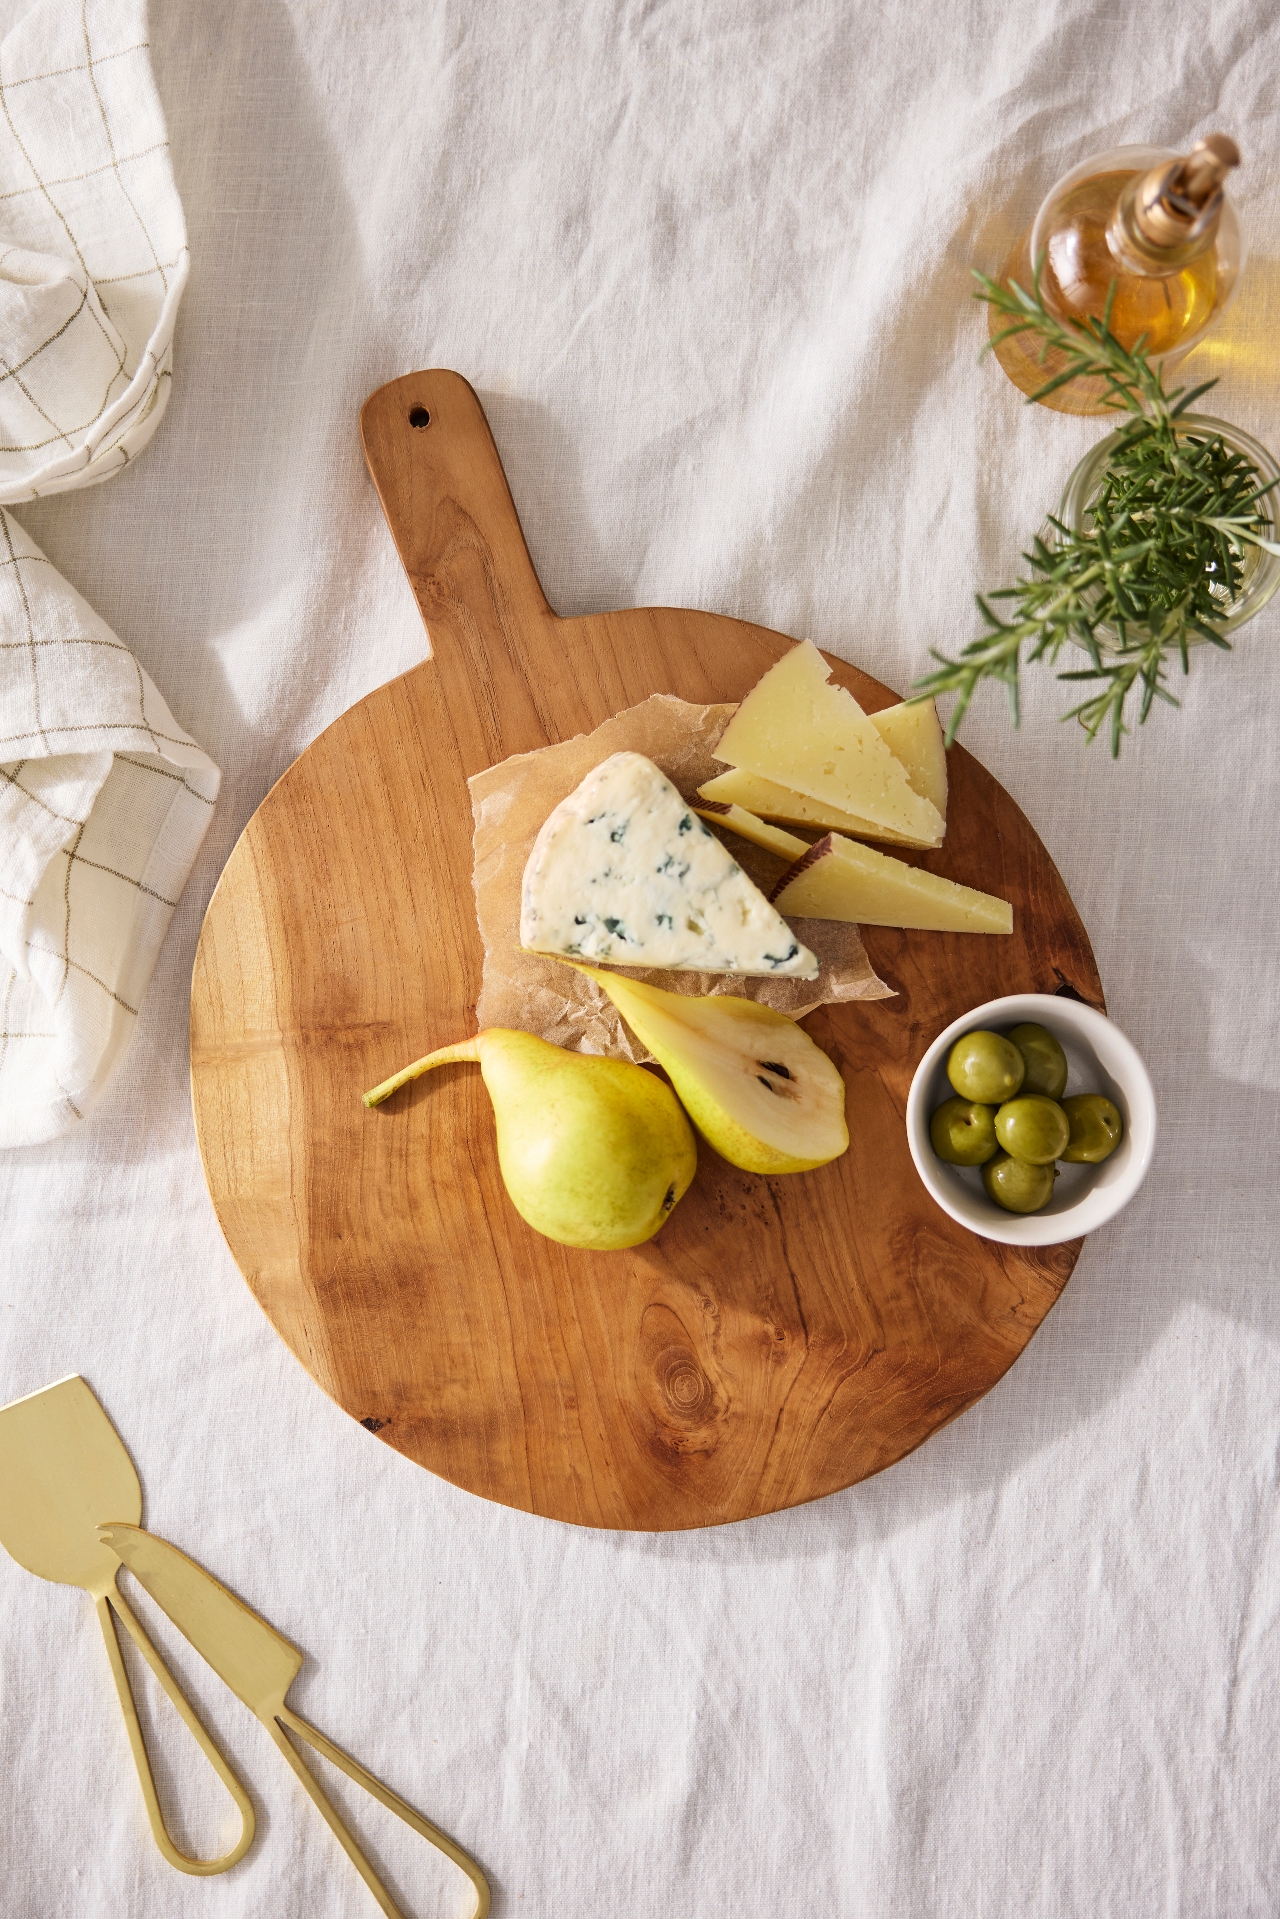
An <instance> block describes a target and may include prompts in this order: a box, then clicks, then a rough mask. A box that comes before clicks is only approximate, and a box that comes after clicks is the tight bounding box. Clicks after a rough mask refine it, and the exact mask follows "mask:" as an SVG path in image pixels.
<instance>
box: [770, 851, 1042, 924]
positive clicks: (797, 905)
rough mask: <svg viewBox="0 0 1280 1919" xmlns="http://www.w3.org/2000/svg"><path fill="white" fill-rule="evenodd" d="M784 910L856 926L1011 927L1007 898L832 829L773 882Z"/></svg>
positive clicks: (776, 898)
mask: <svg viewBox="0 0 1280 1919" xmlns="http://www.w3.org/2000/svg"><path fill="white" fill-rule="evenodd" d="M773 903H774V905H775V906H776V907H777V908H778V909H779V911H780V912H783V913H794V914H796V915H797V916H798V917H804V918H808V919H823V920H853V921H855V922H856V923H857V924H859V925H861V926H909V927H917V928H919V929H921V930H922V931H924V932H929V933H1012V931H1013V908H1012V906H1010V904H1009V902H1008V900H1001V899H996V898H995V897H994V896H993V895H992V894H990V893H979V892H978V891H976V889H975V888H974V887H972V886H957V884H956V882H955V881H954V880H944V879H942V878H941V877H940V876H939V875H938V874H937V873H922V872H921V871H920V870H919V868H918V867H915V866H906V865H904V863H903V862H902V861H901V860H895V859H891V858H890V856H889V855H888V854H887V853H877V852H876V851H875V849H874V848H873V847H870V846H859V845H857V843H856V842H855V841H853V840H843V839H841V838H840V836H839V835H838V834H836V833H828V835H827V837H826V839H824V840H819V841H818V842H817V844H816V846H811V847H810V848H809V851H808V852H807V853H806V854H805V855H804V857H803V859H798V860H797V861H796V863H795V865H794V866H792V867H789V868H788V870H787V871H786V872H785V873H784V874H783V875H782V878H781V879H780V880H779V881H778V884H777V885H776V886H775V887H774V889H773Z"/></svg>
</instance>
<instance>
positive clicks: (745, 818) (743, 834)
mask: <svg viewBox="0 0 1280 1919" xmlns="http://www.w3.org/2000/svg"><path fill="white" fill-rule="evenodd" d="M693 810H694V812H695V813H696V814H697V815H698V816H699V818H700V819H704V820H713V821H714V822H715V824H716V825H717V826H727V827H728V829H729V831H730V832H731V833H736V834H737V835H738V838H739V839H743V840H750V842H751V844H752V845H753V846H760V847H763V848H764V850H765V852H766V853H776V854H777V856H778V858H779V859H780V860H786V861H787V863H788V865H790V864H791V862H792V861H793V860H801V859H803V858H804V856H805V854H806V853H807V852H808V851H809V842H808V840H798V839H797V838H796V836H795V834H794V833H784V832H783V830H782V828H781V827H780V826H768V825H766V824H765V822H764V820H758V819H757V818H756V816H755V814H754V813H748V812H747V810H746V808H745V807H743V806H726V805H725V804H724V803H723V801H721V800H703V802H702V805H701V806H695V807H694V809H693Z"/></svg>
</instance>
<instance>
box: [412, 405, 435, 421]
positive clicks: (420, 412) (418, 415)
mask: <svg viewBox="0 0 1280 1919" xmlns="http://www.w3.org/2000/svg"><path fill="white" fill-rule="evenodd" d="M409 425H410V426H430V425H431V415H430V414H429V413H428V412H427V409H426V407H425V406H411V407H410V408H409Z"/></svg>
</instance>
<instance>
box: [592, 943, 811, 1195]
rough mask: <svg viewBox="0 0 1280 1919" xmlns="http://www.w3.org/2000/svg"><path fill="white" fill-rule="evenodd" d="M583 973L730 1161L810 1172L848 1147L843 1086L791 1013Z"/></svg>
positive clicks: (766, 1169)
mask: <svg viewBox="0 0 1280 1919" xmlns="http://www.w3.org/2000/svg"><path fill="white" fill-rule="evenodd" d="M578 970H579V972H582V973H589V974H590V976H591V978H592V979H593V980H594V981H595V982H596V985H597V986H599V987H600V989H601V990H602V991H603V992H605V993H607V994H608V996H609V998H610V999H611V1000H612V1001H613V1003H614V1005H615V1006H616V1007H617V1009H618V1011H619V1012H620V1013H621V1014H622V1017H623V1019H625V1020H626V1022H627V1025H628V1026H629V1027H630V1028H631V1030H632V1032H633V1033H634V1034H635V1036H636V1038H637V1039H638V1040H639V1041H640V1043H641V1045H643V1046H647V1047H648V1049H649V1051H650V1052H651V1053H652V1054H653V1056H654V1058H655V1059H656V1060H657V1061H658V1062H659V1064H660V1065H662V1066H663V1067H664V1068H665V1069H666V1072H667V1074H668V1075H669V1077H670V1079H671V1083H672V1085H673V1086H674V1087H675V1089H676V1092H677V1093H678V1094H679V1096H680V1103H681V1105H682V1106H683V1107H684V1109H685V1111H686V1112H687V1113H688V1115H689V1117H690V1119H691V1120H692V1121H693V1123H694V1125H695V1126H696V1127H697V1129H698V1131H699V1132H700V1133H701V1134H702V1136H703V1138H704V1139H706V1140H707V1141H708V1143H709V1144H710V1145H712V1146H714V1147H715V1149H716V1151H717V1153H719V1154H720V1155H721V1157H722V1158H723V1159H727V1160H728V1161H729V1162H730V1164H731V1165H733V1166H740V1167H741V1168H742V1169H743V1171H744V1172H747V1173H803V1172H807V1171H808V1170H809V1168H810V1167H813V1166H825V1165H826V1163H827V1161H828V1160H832V1159H838V1158H839V1157H840V1155H841V1153H843V1152H844V1151H845V1150H846V1148H847V1147H848V1144H849V1129H848V1127H847V1126H846V1124H845V1117H844V1081H843V1080H842V1079H841V1077H840V1074H839V1071H838V1070H837V1068H836V1067H835V1066H834V1065H833V1063H832V1062H831V1060H829V1059H828V1058H827V1055H826V1054H825V1053H824V1052H823V1050H822V1048H821V1047H820V1046H815V1044H814V1042H813V1041H812V1040H811V1039H810V1038H809V1035H808V1034H807V1033H806V1032H804V1031H803V1030H802V1028H800V1027H799V1026H797V1025H796V1022H795V1021H794V1020H793V1019H788V1018H787V1016H786V1014H785V1013H777V1012H775V1011H774V1009H773V1008H772V1007H771V1006H762V1005H761V1004H760V1002H759V1001H758V1000H753V999H736V998H734V997H733V996H732V995H730V994H728V993H711V994H708V995H706V996H705V997H695V996H694V995H693V994H688V993H668V992H664V990H663V989H662V988H661V987H660V986H646V985H644V984H643V983H642V982H641V981H640V980H635V979H628V978H626V977H625V976H624V975H623V974H620V973H606V972H603V971H602V970H601V969H600V968H598V967H595V966H582V965H579V967H578Z"/></svg>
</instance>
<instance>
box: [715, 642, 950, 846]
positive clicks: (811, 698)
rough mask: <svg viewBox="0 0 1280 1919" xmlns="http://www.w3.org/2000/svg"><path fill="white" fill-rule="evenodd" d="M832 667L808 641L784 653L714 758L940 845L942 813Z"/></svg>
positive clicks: (917, 840) (748, 700)
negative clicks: (837, 681) (835, 679)
mask: <svg viewBox="0 0 1280 1919" xmlns="http://www.w3.org/2000/svg"><path fill="white" fill-rule="evenodd" d="M830 671H831V669H830V667H829V666H828V665H827V663H826V661H825V660H824V659H823V657H822V655H821V654H820V653H819V651H818V649H817V647H816V646H814V645H813V644H812V642H811V641H809V640H803V641H801V642H800V644H799V645H798V646H794V647H792V649H791V651H790V652H789V653H784V654H783V656H782V658H781V659H780V660H779V661H778V663H777V665H776V666H773V667H771V668H770V669H769V671H768V672H767V673H766V674H765V676H764V678H763V679H762V680H761V681H759V683H758V684H757V685H756V686H754V687H753V688H752V689H751V691H750V693H748V695H747V697H746V699H745V700H744V701H743V702H742V704H741V706H740V707H739V708H738V710H737V712H736V713H735V714H734V716H733V718H732V719H731V720H730V722H729V724H728V726H727V727H726V728H725V730H724V732H723V733H722V734H721V736H720V741H719V744H718V745H717V747H716V758H717V759H718V760H723V761H724V762H725V763H726V765H729V766H736V767H740V768H742V769H744V770H745V771H746V772H748V773H755V774H757V775H758V776H759V777H760V778H762V779H766V780H772V781H774V782H775V783H776V784H777V785H780V786H787V787H790V788H791V789H792V790H793V791H794V792H797V793H803V794H804V795H806V796H807V797H808V798H809V799H812V800H819V801H822V802H823V803H825V804H826V805H828V806H836V807H839V808H840V809H841V811H842V812H844V813H846V814H853V815H855V816H856V817H857V818H859V819H863V820H868V821H870V822H871V824H872V825H873V826H877V827H888V828H890V829H891V830H892V831H893V832H894V833H896V834H900V835H901V836H902V837H903V838H905V839H909V840H912V841H914V842H915V843H917V844H921V845H930V846H932V845H936V844H937V843H938V842H939V841H940V840H941V838H942V836H943V833H944V832H945V830H946V826H945V821H944V820H943V817H942V815H941V813H940V812H939V811H938V809H937V807H936V806H934V805H933V803H932V802H931V801H930V800H928V799H926V798H925V797H924V795H923V794H921V793H917V792H916V791H915V790H914V789H913V787H912V785H911V782H910V780H909V779H908V777H907V773H906V769H905V768H904V767H903V766H901V765H900V764H899V763H898V761H897V760H896V759H895V758H894V756H893V754H892V753H891V752H890V750H889V748H888V746H886V744H885V742H884V740H883V739H882V738H881V736H880V733H879V732H878V731H877V729H876V727H875V726H874V725H873V724H872V722H871V721H870V720H869V719H868V718H867V716H866V714H865V713H864V712H863V710H862V708H861V707H860V706H859V705H858V702H857V701H856V700H855V699H854V698H853V696H852V694H850V693H846V692H845V690H844V688H843V687H839V686H833V685H831V683H830V679H829V675H830ZM715 797H717V798H720V797H724V798H728V797H729V795H727V794H726V795H719V794H717V795H716V796H715ZM740 803H742V802H740Z"/></svg>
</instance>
